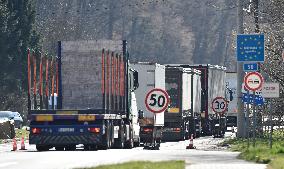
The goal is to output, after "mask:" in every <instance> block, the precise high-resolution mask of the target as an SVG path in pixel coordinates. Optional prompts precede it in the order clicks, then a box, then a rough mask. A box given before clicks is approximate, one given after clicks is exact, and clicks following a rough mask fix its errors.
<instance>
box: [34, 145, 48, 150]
mask: <svg viewBox="0 0 284 169" xmlns="http://www.w3.org/2000/svg"><path fill="white" fill-rule="evenodd" d="M36 149H37V151H48V150H49V149H50V147H49V146H46V145H39V144H37V145H36Z"/></svg>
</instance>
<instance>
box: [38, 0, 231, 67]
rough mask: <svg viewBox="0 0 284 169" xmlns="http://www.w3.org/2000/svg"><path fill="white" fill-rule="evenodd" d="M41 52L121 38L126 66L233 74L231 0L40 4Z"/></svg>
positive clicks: (43, 0) (56, 0) (55, 0)
mask: <svg viewBox="0 0 284 169" xmlns="http://www.w3.org/2000/svg"><path fill="white" fill-rule="evenodd" d="M36 9H37V10H36V11H37V15H36V24H37V28H38V31H39V32H40V33H41V35H42V37H44V38H43V47H44V49H45V50H47V51H49V52H52V53H53V54H55V52H56V41H58V40H90V39H125V40H127V41H128V44H129V51H130V54H131V61H148V62H158V63H190V64H193V63H203V64H205V63H208V64H218V65H222V66H227V67H229V69H231V70H234V69H235V64H234V63H235V62H234V60H235V59H234V50H233V49H232V36H231V35H232V32H233V30H234V28H235V27H236V2H235V1H234V0H214V1H213V0H207V1H200V0H175V1H170V0H142V1H140V0H131V1H128V0H116V1H113V0H96V1H93V0H40V1H37V5H36Z"/></svg>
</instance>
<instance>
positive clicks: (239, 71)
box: [237, 0, 245, 138]
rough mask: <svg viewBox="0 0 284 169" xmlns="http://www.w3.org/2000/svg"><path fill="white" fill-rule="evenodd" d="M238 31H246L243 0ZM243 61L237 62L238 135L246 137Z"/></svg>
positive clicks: (241, 0)
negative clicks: (243, 101) (243, 100)
mask: <svg viewBox="0 0 284 169" xmlns="http://www.w3.org/2000/svg"><path fill="white" fill-rule="evenodd" d="M238 33H239V34H243V33H244V27H243V0H238ZM242 69H243V63H242V62H237V74H238V77H237V99H238V102H237V104H238V118H237V120H238V132H237V137H239V138H243V137H245V128H244V125H243V124H244V120H245V115H244V104H243V103H242V91H241V89H242V82H243V78H244V72H243V70H242Z"/></svg>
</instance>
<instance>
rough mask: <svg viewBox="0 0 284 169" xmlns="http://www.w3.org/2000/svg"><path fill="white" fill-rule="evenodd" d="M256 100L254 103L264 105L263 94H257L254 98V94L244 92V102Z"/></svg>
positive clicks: (250, 102)
mask: <svg viewBox="0 0 284 169" xmlns="http://www.w3.org/2000/svg"><path fill="white" fill-rule="evenodd" d="M253 100H254V103H255V104H256V105H263V104H264V99H263V97H262V96H260V95H255V96H254V99H253V94H247V93H243V97H242V101H243V102H244V103H249V104H252V103H253Z"/></svg>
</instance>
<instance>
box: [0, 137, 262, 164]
mask: <svg viewBox="0 0 284 169" xmlns="http://www.w3.org/2000/svg"><path fill="white" fill-rule="evenodd" d="M218 140H219V141H220V140H221V139H212V138H211V137H207V138H200V139H195V140H194V143H196V146H197V147H198V148H200V149H202V148H204V147H203V146H204V145H206V146H208V145H209V146H210V144H216V142H218ZM188 143H189V141H183V142H167V143H162V144H161V148H160V149H161V150H159V151H157V150H143V148H142V147H138V148H134V149H130V150H127V149H123V150H120V149H111V150H99V151H82V150H80V149H79V150H77V151H70V152H69V151H54V150H51V151H47V152H37V151H36V149H35V147H34V146H30V147H29V150H30V151H17V152H4V153H1V154H0V156H2V158H0V164H2V165H0V168H11V169H13V168H23V169H25V168H27V169H37V168H47V169H53V168H59V169H61V168H76V167H90V166H97V165H102V164H113V163H122V162H126V161H138V160H149V161H163V160H185V161H186V164H187V168H190V167H191V168H192V167H199V168H206V166H205V165H207V167H208V166H211V167H210V169H213V168H219V169H220V168H225V167H228V166H226V165H227V164H231V167H238V166H242V167H243V168H256V169H264V168H266V166H265V165H262V164H260V165H259V164H253V163H250V162H246V161H244V160H240V159H237V155H238V154H239V153H237V152H228V151H224V150H223V149H220V150H222V151H220V150H219V151H204V150H186V149H185V147H186V145H188ZM207 150H210V149H207ZM215 150H216V149H215ZM214 166H215V167H214ZM224 166H225V167H224ZM231 167H230V168H231Z"/></svg>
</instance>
